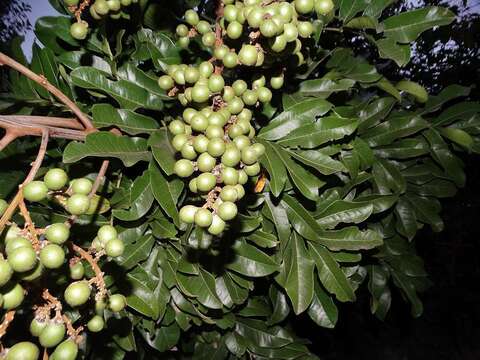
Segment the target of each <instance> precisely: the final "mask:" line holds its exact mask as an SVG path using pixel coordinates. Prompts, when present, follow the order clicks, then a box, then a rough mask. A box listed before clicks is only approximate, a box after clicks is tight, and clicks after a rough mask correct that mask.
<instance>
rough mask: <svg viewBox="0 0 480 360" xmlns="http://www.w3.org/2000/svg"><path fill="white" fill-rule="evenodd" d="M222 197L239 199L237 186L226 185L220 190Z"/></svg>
mask: <svg viewBox="0 0 480 360" xmlns="http://www.w3.org/2000/svg"><path fill="white" fill-rule="evenodd" d="M220 199H222V200H223V201H231V202H235V201H237V200H238V192H237V190H236V188H235V186H232V185H227V186H224V187H223V189H222V190H221V191H220Z"/></svg>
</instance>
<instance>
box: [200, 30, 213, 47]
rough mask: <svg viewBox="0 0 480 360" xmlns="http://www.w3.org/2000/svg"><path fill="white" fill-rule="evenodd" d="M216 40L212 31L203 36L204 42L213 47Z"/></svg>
mask: <svg viewBox="0 0 480 360" xmlns="http://www.w3.org/2000/svg"><path fill="white" fill-rule="evenodd" d="M215 41H216V38H215V33H214V32H212V31H210V32H207V33H206V34H204V35H203V36H202V44H203V45H205V46H207V47H212V46H213V45H215Z"/></svg>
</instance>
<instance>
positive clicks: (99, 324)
mask: <svg viewBox="0 0 480 360" xmlns="http://www.w3.org/2000/svg"><path fill="white" fill-rule="evenodd" d="M104 326H105V321H104V320H103V318H102V317H101V316H98V315H95V316H94V317H92V318H91V319H90V320H89V321H88V323H87V328H88V330H89V331H91V332H99V331H102V330H103V328H104Z"/></svg>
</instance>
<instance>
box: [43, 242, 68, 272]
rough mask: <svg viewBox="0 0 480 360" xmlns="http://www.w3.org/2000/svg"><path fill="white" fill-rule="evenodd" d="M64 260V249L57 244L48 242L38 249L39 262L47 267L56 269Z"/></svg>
mask: <svg viewBox="0 0 480 360" xmlns="http://www.w3.org/2000/svg"><path fill="white" fill-rule="evenodd" d="M64 261H65V251H63V249H62V248H61V247H60V246H58V245H57V244H48V245H47V246H45V247H44V248H43V249H42V250H40V262H41V263H42V265H43V266H45V267H46V268H47V269H57V268H59V267H60V266H62V264H63V262H64Z"/></svg>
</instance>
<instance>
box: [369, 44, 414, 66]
mask: <svg viewBox="0 0 480 360" xmlns="http://www.w3.org/2000/svg"><path fill="white" fill-rule="evenodd" d="M375 44H376V45H377V48H378V54H379V55H380V57H381V58H383V59H392V60H393V61H395V63H396V64H397V65H398V66H405V65H407V64H408V63H409V61H410V56H411V55H410V45H408V44H398V43H397V42H396V41H395V40H394V39H392V38H384V39H380V40H377V41H375Z"/></svg>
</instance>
